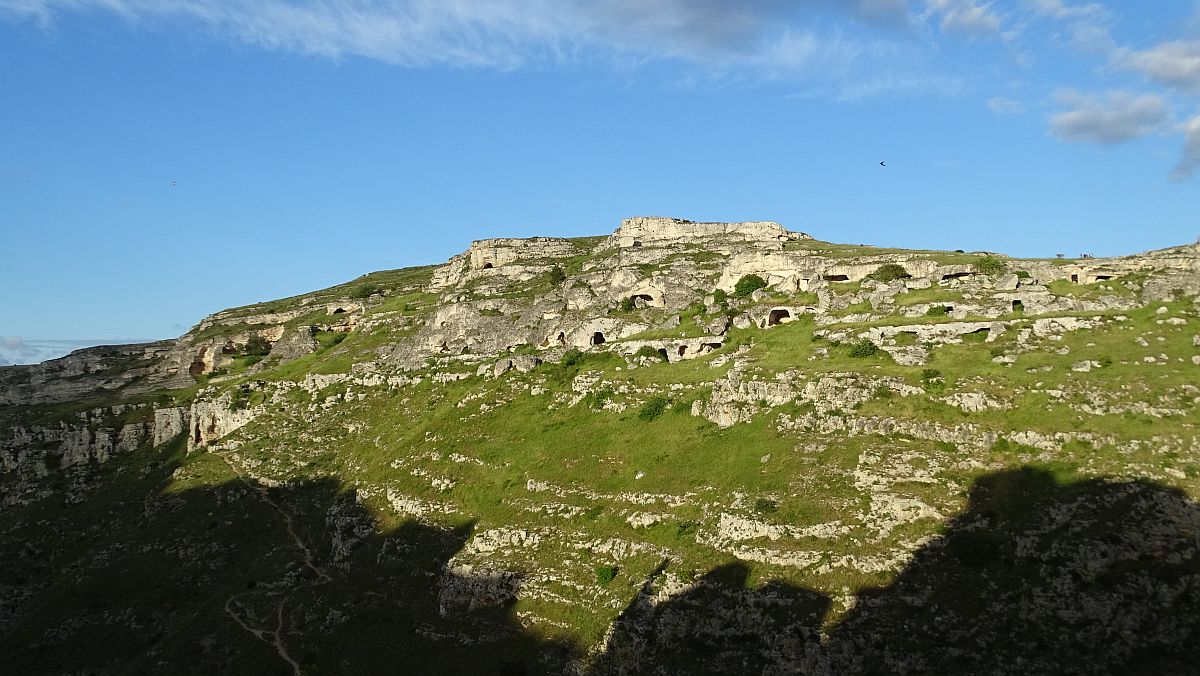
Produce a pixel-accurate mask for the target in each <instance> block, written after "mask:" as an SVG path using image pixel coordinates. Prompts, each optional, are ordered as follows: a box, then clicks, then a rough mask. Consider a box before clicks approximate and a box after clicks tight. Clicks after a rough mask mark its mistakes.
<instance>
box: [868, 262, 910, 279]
mask: <svg viewBox="0 0 1200 676" xmlns="http://www.w3.org/2000/svg"><path fill="white" fill-rule="evenodd" d="M867 276H868V277H870V278H871V279H873V280H875V281H877V282H893V281H895V280H897V279H908V278H910V277H912V275H910V274H908V270H905V269H904V266H903V265H900V264H899V263H884V264H883V265H880V266H879V267H878V268H876V269H875V272H872V273H871V274H869V275H867Z"/></svg>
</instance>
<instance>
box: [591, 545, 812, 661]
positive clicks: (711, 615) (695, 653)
mask: <svg viewBox="0 0 1200 676" xmlns="http://www.w3.org/2000/svg"><path fill="white" fill-rule="evenodd" d="M665 568H666V566H665V564H664V565H663V566H660V567H659V569H658V570H657V571H656V572H655V574H654V575H652V576H651V579H650V580H648V581H647V582H646V584H645V585H643V587H642V590H641V591H640V592H639V593H638V595H637V597H635V598H634V600H633V602H632V603H630V605H629V606H628V607H627V608H626V609H625V610H624V612H622V613H621V615H620V617H618V618H617V620H616V622H615V623H614V624H613V628H612V631H611V633H610V635H609V637H608V643H607V645H606V646H605V651H604V654H603V655H602V656H601V657H600V658H599V660H597V662H596V664H595V665H594V668H593V673H597V674H656V673H666V674H761V673H764V672H765V671H768V670H769V669H770V668H771V667H772V666H773V665H775V664H781V663H784V662H788V661H791V660H793V659H794V658H795V656H798V655H803V654H804V653H805V651H807V650H812V649H813V648H814V647H816V646H818V645H819V641H818V631H817V630H818V628H819V626H820V622H821V617H822V616H823V615H824V613H825V609H826V606H827V605H828V600H827V599H826V598H825V597H824V596H822V595H820V594H817V593H815V592H810V591H807V590H804V589H800V588H797V587H793V586H791V585H787V584H784V583H780V582H770V583H767V584H766V585H764V586H762V587H760V588H758V589H746V579H747V577H748V575H749V572H750V571H749V568H748V567H747V566H746V565H745V564H743V563H730V564H726V565H724V566H719V567H717V568H714V569H713V570H711V571H709V572H708V573H707V574H706V575H704V576H703V577H702V578H701V579H700V580H698V581H697V582H696V584H695V585H693V586H692V588H691V589H688V590H687V591H683V592H681V593H678V594H676V595H674V596H672V597H670V599H669V600H666V601H664V602H660V603H654V598H655V594H654V588H653V585H654V583H655V582H656V579H655V578H657V577H658V576H659V575H660V574H661V573H662V572H663V570H664V569H665Z"/></svg>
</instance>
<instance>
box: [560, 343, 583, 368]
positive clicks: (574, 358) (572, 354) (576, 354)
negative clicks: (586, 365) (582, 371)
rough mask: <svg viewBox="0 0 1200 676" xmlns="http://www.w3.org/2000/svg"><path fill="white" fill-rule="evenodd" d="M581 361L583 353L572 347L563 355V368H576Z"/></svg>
mask: <svg viewBox="0 0 1200 676" xmlns="http://www.w3.org/2000/svg"><path fill="white" fill-rule="evenodd" d="M582 361H583V351H582V350H580V349H579V348H577V347H573V348H571V349H569V350H567V351H566V352H564V353H563V356H562V365H563V366H576V365H578V364H579V363H580V362H582Z"/></svg>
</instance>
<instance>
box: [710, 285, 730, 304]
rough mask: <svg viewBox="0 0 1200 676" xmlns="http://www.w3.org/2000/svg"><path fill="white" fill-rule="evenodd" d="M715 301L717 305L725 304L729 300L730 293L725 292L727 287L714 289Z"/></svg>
mask: <svg viewBox="0 0 1200 676" xmlns="http://www.w3.org/2000/svg"><path fill="white" fill-rule="evenodd" d="M712 295H713V302H714V303H716V304H717V305H724V304H725V303H726V302H727V301H728V300H729V294H727V293H725V289H717V290H716V291H713V294H712Z"/></svg>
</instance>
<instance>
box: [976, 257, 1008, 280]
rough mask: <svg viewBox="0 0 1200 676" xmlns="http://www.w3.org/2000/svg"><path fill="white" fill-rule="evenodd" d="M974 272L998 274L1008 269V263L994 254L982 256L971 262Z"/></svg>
mask: <svg viewBox="0 0 1200 676" xmlns="http://www.w3.org/2000/svg"><path fill="white" fill-rule="evenodd" d="M973 267H974V268H975V272H978V273H980V274H984V275H998V274H1001V273H1002V272H1004V271H1005V270H1007V269H1008V263H1005V262H1004V261H1003V260H1001V259H999V258H996V257H995V256H984V257H982V258H980V259H979V260H977V261H975V263H974V264H973Z"/></svg>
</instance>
